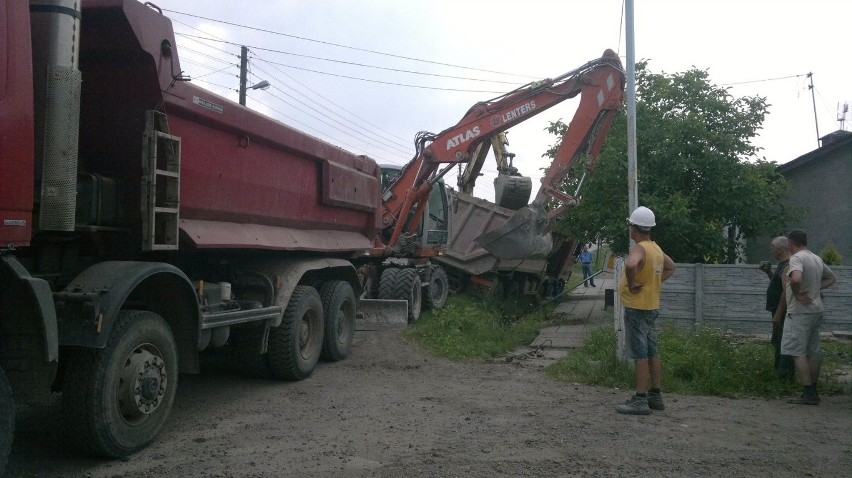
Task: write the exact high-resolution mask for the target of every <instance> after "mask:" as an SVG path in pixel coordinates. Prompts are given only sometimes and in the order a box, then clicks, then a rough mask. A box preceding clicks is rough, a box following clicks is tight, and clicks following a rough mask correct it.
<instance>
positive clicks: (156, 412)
mask: <svg viewBox="0 0 852 478" xmlns="http://www.w3.org/2000/svg"><path fill="white" fill-rule="evenodd" d="M177 382H178V366H177V347H176V346H175V339H174V337H173V336H172V332H171V330H170V329H169V326H168V324H166V321H165V320H163V318H162V317H160V316H159V315H157V314H155V313H153V312H149V311H144V310H122V311H120V312H119V313H118V317H117V318H116V323H115V325H114V326H113V328H112V331H111V332H110V336H109V339H108V340H107V344H106V347H104V348H103V349H85V350H80V351H79V352H78V353H76V354H74V356H73V358H72V359H71V360H70V362H69V363H68V368H67V370H66V374H65V381H64V386H63V391H62V412H63V419H64V424H65V430H66V434H67V436H68V437H69V441H70V443H71V444H73V445H74V446H76V447H79V448H82V449H83V450H84V451H88V452H90V453H94V454H97V455H105V456H109V457H113V458H121V457H126V456H128V455H130V454H132V453H133V452H135V451H137V450H139V449H141V448H144V447H145V446H147V445H148V444H150V443H151V442H152V441H154V439H155V438H156V437H157V435H158V434H159V433H160V430H162V428H163V426H164V425H165V423H166V420H167V419H168V416H169V413H170V412H171V409H172V403H173V401H174V397H175V390H177Z"/></svg>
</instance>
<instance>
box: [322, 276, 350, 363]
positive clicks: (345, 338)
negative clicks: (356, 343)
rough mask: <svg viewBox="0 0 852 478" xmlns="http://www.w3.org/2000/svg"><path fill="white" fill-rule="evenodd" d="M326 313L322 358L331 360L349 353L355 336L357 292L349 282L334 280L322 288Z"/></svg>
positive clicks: (323, 307) (336, 359)
mask: <svg viewBox="0 0 852 478" xmlns="http://www.w3.org/2000/svg"><path fill="white" fill-rule="evenodd" d="M320 298H321V300H322V310H323V312H324V314H325V335H324V336H323V342H322V353H321V354H320V358H321V359H323V360H326V361H329V362H337V361H338V360H343V359H345V358H346V356H347V355H349V349H350V348H351V347H352V339H353V338H354V337H355V292H353V291H352V286H351V285H349V283H348V282H346V281H342V280H333V281H329V282H326V283H325V284H323V286H322V288H321V289H320Z"/></svg>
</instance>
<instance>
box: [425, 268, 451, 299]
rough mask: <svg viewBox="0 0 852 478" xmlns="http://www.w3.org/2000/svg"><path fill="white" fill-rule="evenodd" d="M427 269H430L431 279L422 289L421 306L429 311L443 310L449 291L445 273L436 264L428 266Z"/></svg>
mask: <svg viewBox="0 0 852 478" xmlns="http://www.w3.org/2000/svg"><path fill="white" fill-rule="evenodd" d="M429 268H430V269H432V278H431V279H429V285H427V286H426V287H424V288H423V292H424V299H425V300H424V301H423V304H424V305H425V306H426V307H428V308H430V309H443V308H444V305H446V304H447V294H448V293H449V290H450V283H449V281H448V280H447V273H446V272H444V268H443V267H441V266H439V265H436V264H432V265H430V266H429Z"/></svg>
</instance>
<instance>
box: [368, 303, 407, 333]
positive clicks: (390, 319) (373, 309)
mask: <svg viewBox="0 0 852 478" xmlns="http://www.w3.org/2000/svg"><path fill="white" fill-rule="evenodd" d="M406 326H408V301H405V300H389V299H361V300H360V301H358V315H357V320H356V322H355V328H356V329H357V330H379V329H397V328H399V329H404V328H405V327H406Z"/></svg>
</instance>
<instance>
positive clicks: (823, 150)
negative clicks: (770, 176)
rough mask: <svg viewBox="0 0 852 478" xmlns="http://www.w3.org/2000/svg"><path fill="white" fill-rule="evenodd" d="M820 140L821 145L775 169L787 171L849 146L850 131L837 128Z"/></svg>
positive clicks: (782, 171)
mask: <svg viewBox="0 0 852 478" xmlns="http://www.w3.org/2000/svg"><path fill="white" fill-rule="evenodd" d="M820 141H821V142H822V146H821V147H819V148H817V149H815V150H813V151H811V152H810V153H805V154H803V155H801V156H799V157H798V158H796V159H794V160H792V161H790V162H787V163H784V164H782V165H780V166H778V167H777V168H775V170H776V171H778V172H779V173H781V174H784V173H788V172H790V171H792V170H794V169H796V168H799V167H801V166H804V165H805V164H808V163H810V162H811V161H813V160H815V159H819V158H823V157H825V156H827V155H828V154H829V153H831V152H833V151H836V150H838V149H843V148H846V147H850V146H852V132H849V131H843V130H837V131H835V132H833V133H829V134H827V135H825V136H823V137H822V138H820Z"/></svg>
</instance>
